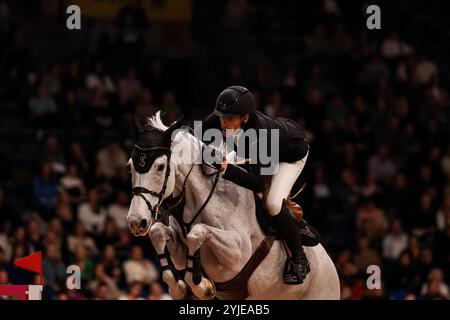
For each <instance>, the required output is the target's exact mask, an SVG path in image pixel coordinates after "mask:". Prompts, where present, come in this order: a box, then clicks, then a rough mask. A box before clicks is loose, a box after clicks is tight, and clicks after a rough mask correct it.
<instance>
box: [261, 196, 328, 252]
mask: <svg viewBox="0 0 450 320" xmlns="http://www.w3.org/2000/svg"><path fill="white" fill-rule="evenodd" d="M253 195H254V198H255V207H256V220H257V221H258V224H259V226H260V227H261V229H262V231H263V233H264V234H265V235H266V236H267V235H273V234H275V235H276V236H277V240H280V239H281V237H280V235H279V233H278V231H277V230H276V227H275V225H274V224H273V222H272V219H270V216H269V214H268V213H267V212H266V211H265V209H264V206H263V203H262V200H261V199H260V198H259V197H258V195H257V194H255V193H254V194H253ZM298 228H299V232H300V235H301V238H302V245H304V246H306V247H314V246H317V245H318V244H319V243H320V235H319V233H318V232H317V230H316V229H314V228H313V227H312V226H311V225H310V224H308V223H307V222H306V221H305V220H304V219H303V220H302V221H300V223H299V224H298Z"/></svg>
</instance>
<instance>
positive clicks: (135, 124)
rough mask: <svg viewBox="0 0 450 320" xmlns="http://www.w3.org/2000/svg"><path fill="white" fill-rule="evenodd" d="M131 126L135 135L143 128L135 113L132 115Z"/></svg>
mask: <svg viewBox="0 0 450 320" xmlns="http://www.w3.org/2000/svg"><path fill="white" fill-rule="evenodd" d="M133 127H134V133H135V134H136V137H137V136H139V135H140V134H141V133H142V132H143V131H144V130H143V129H142V124H141V121H139V119H138V117H137V115H136V114H135V115H134V119H133Z"/></svg>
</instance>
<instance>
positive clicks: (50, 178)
mask: <svg viewBox="0 0 450 320" xmlns="http://www.w3.org/2000/svg"><path fill="white" fill-rule="evenodd" d="M33 195H34V200H35V203H36V208H37V210H38V211H39V212H40V213H41V214H42V217H43V218H45V219H49V218H50V216H51V214H52V211H53V209H54V207H55V204H56V200H57V198H58V184H57V180H56V177H55V176H54V173H53V170H52V166H51V163H50V162H45V163H43V164H42V165H41V168H40V173H39V175H35V176H34V178H33Z"/></svg>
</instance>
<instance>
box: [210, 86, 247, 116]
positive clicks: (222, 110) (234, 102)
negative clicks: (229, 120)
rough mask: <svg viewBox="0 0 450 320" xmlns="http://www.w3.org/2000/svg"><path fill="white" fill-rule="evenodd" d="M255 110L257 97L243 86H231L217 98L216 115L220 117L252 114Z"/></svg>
mask: <svg viewBox="0 0 450 320" xmlns="http://www.w3.org/2000/svg"><path fill="white" fill-rule="evenodd" d="M255 110H256V103H255V97H254V96H253V94H252V93H251V92H250V90H248V89H247V88H245V87H242V86H231V87H228V88H226V89H225V90H223V91H222V92H221V93H220V94H219V96H218V97H217V100H216V107H215V109H214V114H215V115H217V116H219V117H233V116H236V115H240V114H245V113H249V114H252V113H253V112H255Z"/></svg>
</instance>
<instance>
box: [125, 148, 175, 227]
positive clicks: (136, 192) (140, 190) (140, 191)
mask: <svg viewBox="0 0 450 320" xmlns="http://www.w3.org/2000/svg"><path fill="white" fill-rule="evenodd" d="M134 148H135V149H137V150H138V151H140V152H141V154H143V155H147V154H150V153H152V152H155V151H161V153H162V154H165V155H166V156H167V167H166V173H165V176H164V183H163V186H162V188H161V191H160V192H155V191H153V190H149V189H147V188H144V187H141V186H138V187H134V188H133V197H134V196H139V197H141V198H142V199H144V201H145V204H146V205H147V207H148V209H149V210H150V214H151V217H152V218H153V219H158V210H157V209H158V207H159V206H160V205H161V203H162V200H163V197H164V194H165V193H166V189H167V181H168V180H169V175H170V155H171V153H172V151H171V150H170V149H169V148H167V147H152V148H142V147H139V146H138V145H134ZM144 160H145V157H144V159H142V158H140V161H144ZM144 194H150V195H152V196H154V197H156V198H158V202H157V203H156V204H155V205H154V206H153V207H152V205H151V204H150V202H149V201H148V200H147V198H146V197H145V196H144Z"/></svg>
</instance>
